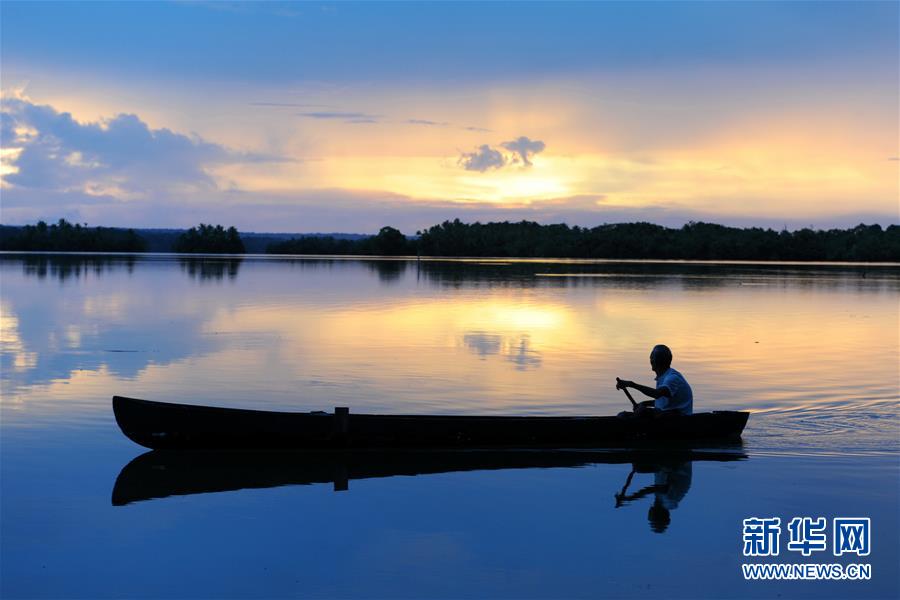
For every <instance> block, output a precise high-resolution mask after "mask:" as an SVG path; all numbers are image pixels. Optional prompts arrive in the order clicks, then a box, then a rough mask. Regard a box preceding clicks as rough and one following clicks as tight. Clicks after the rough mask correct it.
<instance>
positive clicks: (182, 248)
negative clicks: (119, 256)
mask: <svg viewBox="0 0 900 600" xmlns="http://www.w3.org/2000/svg"><path fill="white" fill-rule="evenodd" d="M147 249H148V243H147V240H146V239H145V238H144V237H143V236H141V235H140V234H139V233H137V232H136V231H135V230H134V229H120V228H115V227H88V226H87V224H85V225H82V224H80V223H75V224H72V223H69V222H68V221H66V220H65V219H60V220H59V221H58V222H57V223H55V224H53V225H47V223H45V222H44V221H38V223H37V224H36V225H25V226H24V227H9V226H0V250H10V251H25V252H146V251H147ZM154 249H156V250H162V251H171V252H182V253H199V252H203V253H210V254H242V253H244V243H243V241H242V240H241V236H240V234H239V233H238V231H237V229H235V228H234V227H229V228H228V229H225V228H224V227H222V226H221V225H206V224H203V223H201V224H200V226H199V227H191V228H190V229H188V230H187V231H185V232H183V233H180V234H177V235H175V236H174V238H173V241H172V242H171V246H170V247H166V248H162V249H160V248H154Z"/></svg>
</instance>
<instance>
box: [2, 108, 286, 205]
mask: <svg viewBox="0 0 900 600" xmlns="http://www.w3.org/2000/svg"><path fill="white" fill-rule="evenodd" d="M0 107H2V110H0V114H2V122H3V128H2V136H3V147H4V149H5V150H8V151H12V152H11V153H10V154H11V155H12V156H13V158H10V159H6V158H5V159H4V165H3V166H4V171H5V174H4V176H3V186H4V188H10V187H15V188H27V189H35V190H42V191H44V192H55V193H60V192H69V191H75V192H79V193H81V194H87V195H88V196H111V197H114V198H118V199H120V200H125V199H132V198H135V197H141V196H146V195H148V194H153V193H156V192H159V191H164V190H172V189H180V190H187V189H196V190H201V189H203V190H211V189H216V182H215V181H214V179H213V178H212V176H211V175H210V174H209V172H208V169H210V168H211V167H215V166H219V165H224V164H234V163H255V162H269V161H283V160H285V159H283V158H279V157H275V156H267V155H262V154H253V153H242V152H238V151H235V150H232V149H229V148H226V147H225V146H221V145H219V144H216V143H213V142H209V141H207V140H204V139H202V138H201V137H200V136H198V135H195V134H191V135H185V134H181V133H176V132H173V131H171V130H170V129H165V128H162V129H151V128H150V127H149V126H148V125H147V124H146V123H145V122H144V121H142V120H141V119H140V118H139V117H138V116H137V115H134V114H124V113H123V114H119V115H117V116H115V117H113V118H108V119H103V120H100V121H97V122H85V123H82V122H79V121H76V120H75V119H74V118H73V117H72V115H71V114H69V113H67V112H59V111H58V110H57V109H55V108H54V107H52V106H49V105H38V104H34V103H32V102H31V101H30V100H28V99H27V98H25V97H21V96H18V97H17V96H4V97H3V98H2V102H0Z"/></svg>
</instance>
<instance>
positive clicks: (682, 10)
mask: <svg viewBox="0 0 900 600" xmlns="http://www.w3.org/2000/svg"><path fill="white" fill-rule="evenodd" d="M0 17H2V18H0V34H2V38H0V68H2V81H0V84H2V111H3V115H2V116H3V119H2V167H0V173H2V190H0V193H2V204H0V211H2V213H0V222H2V223H3V224H24V223H30V222H34V221H36V220H37V219H45V220H56V219H58V218H60V217H65V218H68V219H71V220H76V221H79V222H88V223H89V224H91V225H114V226H131V227H186V226H191V225H196V224H197V223H199V222H201V221H202V222H213V223H222V224H224V225H235V226H236V227H238V229H240V230H242V231H286V232H315V231H329V232H330V231H341V232H357V233H369V232H375V231H377V230H378V228H379V227H381V226H383V225H392V226H395V227H398V228H399V229H401V230H402V231H403V232H404V233H408V234H411V233H415V231H416V230H417V229H420V228H423V227H426V226H429V225H431V224H434V223H438V222H440V221H443V220H445V219H452V218H460V219H462V220H464V221H475V220H480V221H486V220H522V219H529V220H536V221H539V222H543V223H552V222H567V223H569V224H571V225H575V224H577V225H582V226H595V225H599V224H602V223H606V222H622V221H635V220H643V221H651V222H655V223H660V224H665V225H670V226H680V225H682V224H683V223H685V222H686V221H689V220H704V221H713V222H720V223H726V224H733V225H762V226H773V227H778V228H780V227H782V226H784V225H787V226H788V227H791V228H794V227H801V226H810V225H813V226H815V227H833V226H851V225H855V224H857V223H859V222H866V223H872V222H878V223H881V224H883V225H887V224H891V223H898V222H900V216H898V193H900V190H898V167H900V160H898V155H900V150H898V135H900V134H898V127H900V123H898V102H900V98H898V95H900V91H898V90H900V82H898V72H900V64H898V60H900V59H898V56H900V53H898V50H900V48H898V44H900V35H898V23H900V4H898V3H897V2H848V3H842V2H802V3H801V2H798V3H787V2H785V3H781V2H741V3H712V2H710V3H678V2H647V3H641V2H632V3H556V4H541V3H521V4H517V3H489V4H482V3H452V4H451V3H438V4H413V3H390V4H388V3H367V4H356V3H326V4H321V3H299V4H294V3H274V2H273V3H252V4H244V3H230V2H168V3H143V2H142V3H114V2H109V3H81V2H71V3H60V4H56V3H25V2H21V3H20V2H7V1H4V2H3V3H2V5H0Z"/></svg>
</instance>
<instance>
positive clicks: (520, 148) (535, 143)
mask: <svg viewBox="0 0 900 600" xmlns="http://www.w3.org/2000/svg"><path fill="white" fill-rule="evenodd" d="M500 145H501V146H503V147H504V148H506V149H507V150H509V151H510V152H514V153H515V154H516V155H517V156H518V158H515V159H513V162H518V161H519V160H521V161H522V164H523V165H524V166H526V167H530V166H531V161H530V160H528V159H529V158H531V157H532V156H534V155H535V154H537V153H538V152H543V150H544V148H545V147H546V146H545V144H544V142H542V141H540V140H531V139H528V138H527V137H525V136H524V135H523V136H521V137H519V138H518V139H516V140H513V141H511V142H503V143H502V144H500Z"/></svg>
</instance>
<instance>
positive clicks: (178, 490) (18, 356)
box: [0, 254, 900, 598]
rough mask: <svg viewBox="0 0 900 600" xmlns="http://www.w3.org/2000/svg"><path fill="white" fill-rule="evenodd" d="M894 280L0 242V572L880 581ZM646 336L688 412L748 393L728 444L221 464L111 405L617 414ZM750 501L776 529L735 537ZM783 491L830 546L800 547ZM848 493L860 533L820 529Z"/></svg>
mask: <svg viewBox="0 0 900 600" xmlns="http://www.w3.org/2000/svg"><path fill="white" fill-rule="evenodd" d="M898 292H900V265H846V264H748V263H735V264H714V263H699V264H698V263H652V262H639V261H636V262H604V261H538V260H527V261H517V260H499V259H498V260H422V261H415V260H389V259H384V260H375V259H337V258H297V257H272V256H247V257H244V258H228V257H194V258H185V257H179V256H175V255H143V256H124V255H123V256H101V255H81V256H74V255H52V254H0V310H2V329H0V331H2V336H0V342H2V346H0V368H2V384H0V385H2V387H0V391H2V403H0V411H2V412H0V493H2V496H0V595H2V596H3V597H4V598H20V597H21V598H58V597H71V598H105V597H135V598H162V597H179V598H226V597H234V598H244V597H255V598H263V597H265V598H273V597H278V598H280V597H305V598H306V597H322V598H335V597H339V598H356V597H360V598H461V597H508V598H526V597H527V598H560V597H566V598H587V597H591V598H593V597H646V596H654V597H685V598H687V597H715V598H724V597H736V598H761V597H776V596H779V595H780V596H785V597H816V598H822V597H828V598H842V597H848V596H853V597H859V598H891V597H892V598H896V597H898V595H900V575H898V571H897V568H896V566H897V564H898V559H900V549H898V546H900V524H898V515H900V408H898V406H900V403H898V398H900V392H898V386H900V379H898V359H900V317H898V298H900V294H898ZM657 343H665V344H667V345H669V346H670V347H671V348H672V350H673V353H674V363H673V366H674V367H676V368H677V369H678V370H679V371H681V372H682V373H683V374H684V375H685V376H686V377H687V379H688V380H689V381H690V383H691V385H692V387H693V390H694V408H695V411H703V410H747V411H751V412H752V415H751V417H750V421H749V423H748V425H747V429H746V430H745V432H744V436H743V443H742V444H741V445H738V446H722V447H712V448H702V449H696V450H693V451H678V452H676V451H673V452H671V453H666V452H662V453H660V452H656V453H650V452H648V453H635V452H631V451H627V450H624V449H622V450H606V451H603V452H583V453H561V454H560V455H559V456H555V455H550V454H548V455H542V454H541V453H530V454H521V453H520V454H509V455H505V456H503V455H496V456H488V457H467V458H466V459H465V460H462V461H460V459H458V458H456V457H452V456H443V457H431V458H430V459H428V460H426V461H425V462H427V463H428V465H427V468H426V469H422V468H420V467H421V465H417V464H414V463H416V461H419V462H421V457H418V458H417V457H415V456H409V455H399V456H394V457H392V458H388V459H386V458H384V457H377V456H373V457H368V458H361V459H354V460H356V461H357V462H354V463H352V464H344V463H342V462H341V459H333V458H329V459H328V461H325V463H327V464H325V463H321V462H320V463H316V461H315V460H310V459H308V458H297V459H296V460H295V459H289V460H283V462H282V463H279V462H278V460H275V461H274V462H272V461H268V462H267V461H266V460H265V459H264V458H263V459H260V458H253V457H246V456H241V457H239V459H236V460H235V461H234V462H231V463H229V459H227V458H226V459H222V458H221V457H219V458H217V459H210V460H209V461H204V460H197V459H193V458H190V457H178V456H176V457H166V456H162V457H161V456H159V454H158V453H150V454H148V455H146V456H142V455H144V454H145V452H146V450H145V449H144V448H141V447H139V446H137V445H135V444H133V443H132V442H130V441H129V440H127V439H126V438H125V437H124V436H123V435H122V434H121V433H120V431H119V429H118V428H117V426H116V424H115V420H114V418H113V415H112V410H111V406H110V399H111V397H112V396H113V395H114V394H119V395H125V396H133V397H139V398H146V399H151V400H161V401H173V402H186V403H195V404H208V405H216V406H230V407H246V408H259V409H274V410H297V411H311V410H326V411H330V410H332V409H333V407H335V406H349V407H350V408H351V411H352V412H360V413H363V412H370V413H376V412H377V413H395V414H403V413H432V414H496V415H501V414H503V415H505V414H516V415H601V414H615V413H617V412H619V411H620V410H624V409H626V408H628V406H629V405H628V401H627V399H626V398H625V397H624V395H623V394H622V393H621V392H619V391H616V389H615V387H614V386H615V378H616V376H619V377H623V378H626V379H633V380H635V381H637V382H639V383H644V384H647V385H652V383H653V373H652V372H651V371H650V366H649V360H648V356H649V352H650V349H651V348H652V347H653V345H654V344H657ZM636 395H639V394H637V393H636ZM282 458H283V457H282ZM279 460H281V459H279ZM329 461H330V462H329ZM340 473H343V475H340ZM348 473H349V476H348V475H347V474H348ZM415 473H419V474H418V475H415ZM342 480H346V481H344V483H342ZM626 483H627V484H628V485H627V487H626ZM344 488H346V489H344ZM623 488H625V489H624V490H623ZM753 517H757V518H768V517H779V518H780V519H781V521H782V523H781V528H782V529H781V537H780V544H781V548H780V554H779V555H778V556H770V557H765V558H751V557H745V556H743V554H742V551H743V550H744V549H745V548H744V543H745V542H746V531H743V520H744V519H748V518H753ZM794 517H814V518H816V517H824V518H825V519H826V520H827V522H828V524H829V529H828V536H827V537H828V540H827V543H828V547H827V549H826V550H822V551H818V552H812V553H811V555H810V556H805V555H804V554H803V553H802V552H801V551H798V550H789V549H788V548H787V544H788V541H789V530H788V521H790V520H791V519H793V518H794ZM844 517H847V518H869V519H871V531H870V534H871V547H870V549H869V553H868V555H866V556H864V557H862V556H859V555H854V554H848V553H844V554H842V555H841V556H835V555H834V553H833V548H832V546H834V545H835V544H834V542H835V540H833V539H832V535H831V533H832V530H831V529H830V524H831V523H832V522H833V521H834V520H835V519H840V518H844ZM857 550H858V549H857ZM745 563H769V564H775V563H809V564H833V563H834V564H840V565H843V566H846V565H850V564H854V563H866V564H868V565H870V566H871V578H870V579H868V580H865V581H856V580H844V581H809V580H807V581H752V580H746V579H745V578H744V576H743V574H742V567H741V565H742V564H745Z"/></svg>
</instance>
